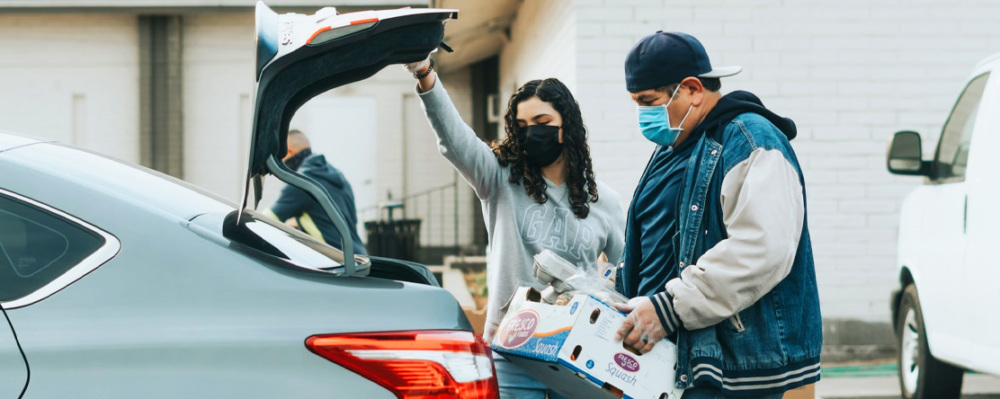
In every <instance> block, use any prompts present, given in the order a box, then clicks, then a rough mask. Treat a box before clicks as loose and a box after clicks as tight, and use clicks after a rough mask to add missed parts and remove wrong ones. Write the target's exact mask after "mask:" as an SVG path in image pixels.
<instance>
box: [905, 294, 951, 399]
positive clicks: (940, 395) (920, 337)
mask: <svg viewBox="0 0 1000 399" xmlns="http://www.w3.org/2000/svg"><path fill="white" fill-rule="evenodd" d="M896 320H897V323H896V325H897V327H896V338H897V340H896V342H897V343H898V344H899V356H898V358H897V360H898V364H899V366H898V367H899V388H900V390H901V391H902V393H903V397H904V398H906V399H951V398H954V399H958V398H959V397H961V395H962V377H963V376H964V373H965V370H963V369H961V368H959V367H955V366H952V365H950V364H947V363H944V362H941V361H939V360H937V359H936V358H934V356H933V355H931V352H930V349H929V347H928V346H927V334H926V330H925V326H924V317H923V313H922V312H921V310H920V299H919V298H918V297H917V288H916V286H914V285H913V284H910V285H909V286H907V287H906V289H905V290H904V291H903V296H902V298H901V299H900V303H899V312H898V313H897V314H896Z"/></svg>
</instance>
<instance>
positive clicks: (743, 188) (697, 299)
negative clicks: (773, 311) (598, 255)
mask: <svg viewBox="0 0 1000 399" xmlns="http://www.w3.org/2000/svg"><path fill="white" fill-rule="evenodd" d="M721 200H722V215H723V222H724V223H725V226H726V230H727V232H728V237H727V238H725V239H723V240H722V241H720V242H719V243H717V244H716V245H715V246H714V247H712V248H711V249H709V250H708V251H707V252H705V254H704V255H702V256H701V258H700V259H698V264H696V265H690V266H688V267H686V268H684V269H683V270H682V271H681V275H680V277H679V278H674V279H671V280H670V281H668V282H667V284H666V289H667V292H668V293H670V295H671V296H672V297H673V303H672V304H671V305H672V309H671V310H673V311H674V312H676V316H677V317H679V319H680V321H681V322H682V323H683V325H684V327H685V328H687V329H689V330H693V329H699V328H704V327H708V326H712V325H715V324H717V323H719V322H721V321H724V320H725V319H727V318H729V317H732V316H733V315H735V314H737V313H738V312H740V311H741V310H744V309H746V308H748V307H750V306H751V305H753V304H754V303H755V302H757V300H759V299H760V298H761V297H763V296H764V295H766V294H767V293H768V292H770V291H771V289H773V288H774V287H775V286H776V285H778V283H780V282H781V280H783V279H784V278H785V277H786V276H788V273H789V272H791V269H792V263H793V261H794V258H795V253H796V250H797V249H798V245H799V239H800V238H801V236H802V225H803V220H804V217H805V206H804V200H803V193H802V185H801V184H800V183H799V174H798V172H797V171H796V170H795V168H794V167H793V166H792V164H791V163H790V162H789V161H788V160H787V159H785V157H784V155H783V154H782V152H781V151H779V150H765V149H763V148H759V149H757V150H754V152H752V153H751V154H750V156H749V157H748V158H747V159H746V160H745V161H743V162H741V163H740V164H738V165H736V166H734V167H733V168H732V169H731V170H730V171H729V172H728V173H727V174H726V176H725V177H724V178H723V181H722V198H721Z"/></svg>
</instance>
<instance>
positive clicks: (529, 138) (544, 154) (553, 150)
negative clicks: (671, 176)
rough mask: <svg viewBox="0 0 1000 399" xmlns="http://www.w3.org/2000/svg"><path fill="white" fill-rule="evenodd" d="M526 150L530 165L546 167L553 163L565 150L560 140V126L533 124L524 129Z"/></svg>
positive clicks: (526, 159)
mask: <svg viewBox="0 0 1000 399" xmlns="http://www.w3.org/2000/svg"><path fill="white" fill-rule="evenodd" d="M524 134H525V136H526V137H525V138H524V143H523V144H524V152H525V155H527V157H526V158H525V161H527V162H528V165H531V166H534V167H536V168H544V167H546V166H549V165H551V164H552V163H553V162H555V161H556V159H557V158H559V155H560V154H562V152H563V145H562V143H560V142H559V126H548V125H531V126H528V127H527V129H525V130H524Z"/></svg>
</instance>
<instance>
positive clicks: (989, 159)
mask: <svg viewBox="0 0 1000 399" xmlns="http://www.w3.org/2000/svg"><path fill="white" fill-rule="evenodd" d="M983 68H984V69H983V70H982V71H980V74H982V73H985V72H987V71H992V73H991V77H990V81H989V82H987V84H986V90H985V92H984V93H983V99H982V102H981V103H980V106H979V110H980V112H979V114H978V116H977V121H976V133H975V136H974V137H973V144H972V147H971V149H970V153H969V169H968V172H967V174H966V182H967V183H968V185H969V188H968V205H967V206H968V208H967V212H968V216H967V226H966V232H967V237H968V239H967V244H966V245H967V246H966V250H965V267H964V275H963V276H962V289H961V290H960V291H959V292H961V293H963V298H962V303H961V304H959V306H957V307H956V309H959V312H960V314H961V316H960V320H961V322H962V323H961V325H962V328H963V330H964V331H963V332H964V333H965V334H964V336H963V338H965V339H963V344H962V349H963V350H962V353H964V354H966V356H963V358H965V359H966V360H964V361H963V362H964V363H965V364H967V365H968V367H969V368H972V369H975V370H981V371H985V372H989V373H993V374H997V375H1000V362H998V361H997V359H1000V341H998V340H997V339H996V332H997V331H1000V318H997V317H993V315H992V314H989V312H988V311H987V312H984V310H987V309H998V308H1000V289H998V288H997V282H998V281H1000V261H998V257H997V243H998V242H1000V233H998V229H1000V209H998V208H997V206H996V202H997V198H1000V175H998V172H1000V158H998V157H997V156H996V155H995V154H992V149H995V148H1000V112H998V111H1000V59H997V60H995V61H993V62H991V63H988V64H986V65H984V66H983ZM985 68H989V69H985ZM984 110H991V111H992V112H984Z"/></svg>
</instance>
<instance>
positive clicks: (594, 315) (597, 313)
mask: <svg viewBox="0 0 1000 399" xmlns="http://www.w3.org/2000/svg"><path fill="white" fill-rule="evenodd" d="M598 317H601V310H600V309H594V312H593V313H591V314H590V324H594V323H597V318H598Z"/></svg>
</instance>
